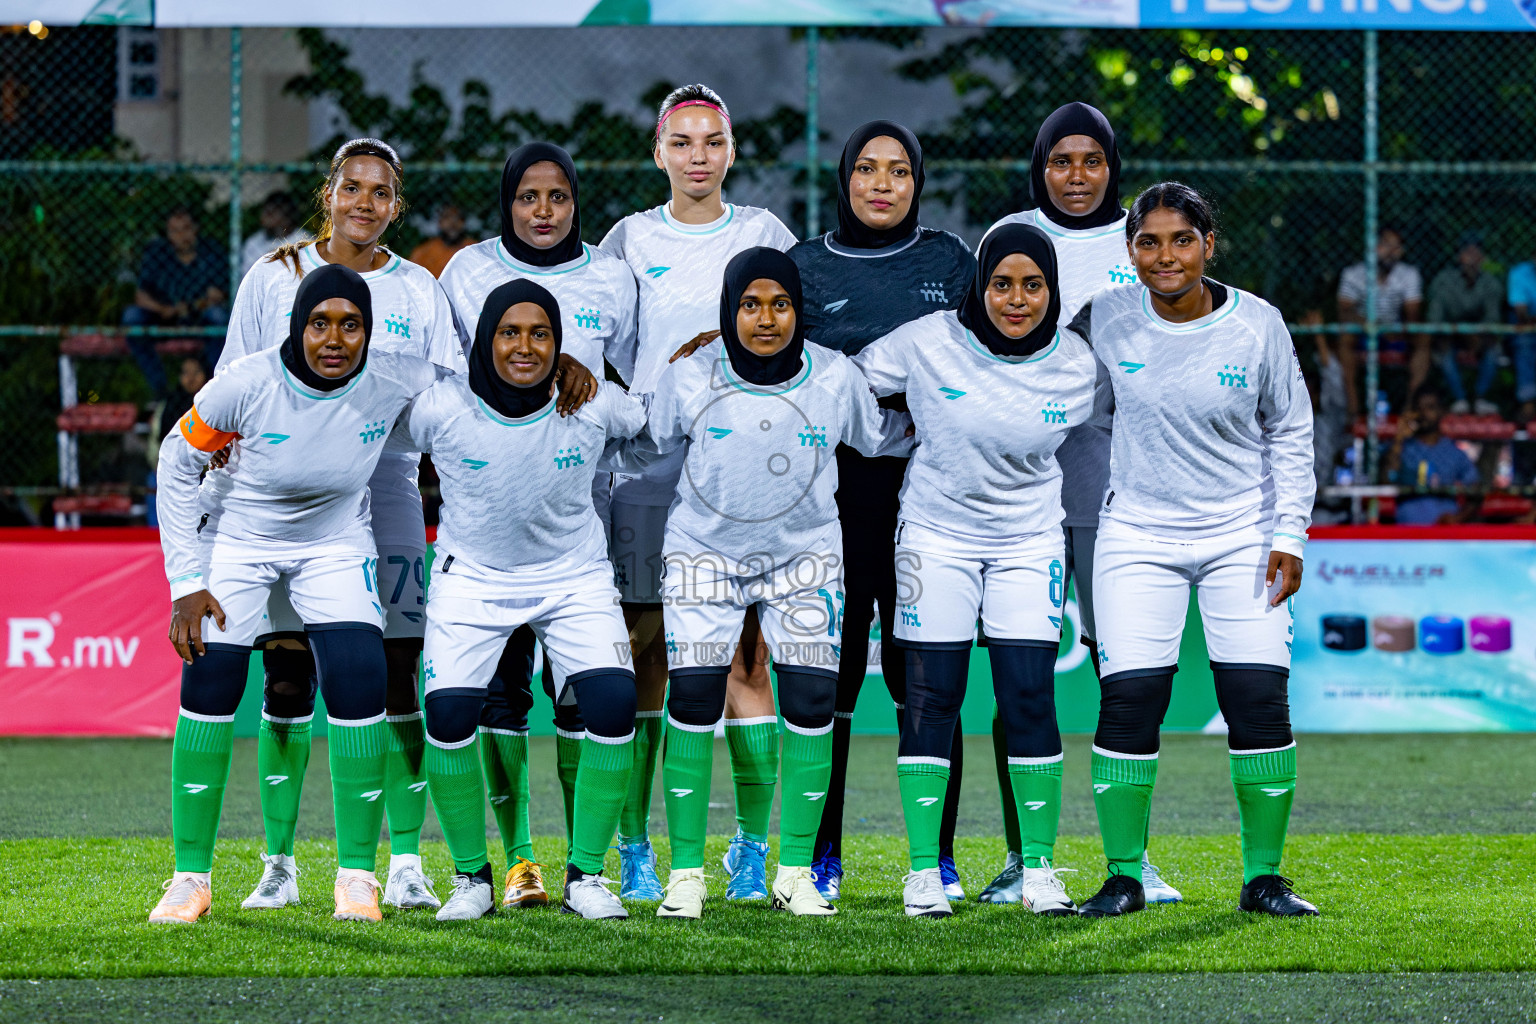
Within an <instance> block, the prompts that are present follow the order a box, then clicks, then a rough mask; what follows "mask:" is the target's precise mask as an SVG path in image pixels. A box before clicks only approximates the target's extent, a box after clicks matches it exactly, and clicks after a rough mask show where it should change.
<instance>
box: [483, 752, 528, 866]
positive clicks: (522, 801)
mask: <svg viewBox="0 0 1536 1024" xmlns="http://www.w3.org/2000/svg"><path fill="white" fill-rule="evenodd" d="M480 763H481V764H482V765H483V766H484V767H485V788H486V790H487V791H488V792H489V793H490V797H491V813H492V814H493V815H495V817H496V828H497V830H498V831H499V832H500V833H501V845H502V848H503V849H504V850H505V851H506V855H507V870H508V871H511V870H512V865H513V864H516V863H517V859H518V858H519V857H523V858H526V859H527V860H533V833H532V831H531V830H530V829H529V826H528V733H527V732H526V731H523V732H514V731H512V730H511V729H487V728H484V727H482V728H481V729H480Z"/></svg>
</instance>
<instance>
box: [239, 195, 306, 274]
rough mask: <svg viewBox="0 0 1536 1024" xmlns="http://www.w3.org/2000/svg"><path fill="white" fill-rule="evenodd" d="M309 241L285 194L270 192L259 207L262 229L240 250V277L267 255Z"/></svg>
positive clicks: (297, 210)
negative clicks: (280, 248) (281, 248)
mask: <svg viewBox="0 0 1536 1024" xmlns="http://www.w3.org/2000/svg"><path fill="white" fill-rule="evenodd" d="M308 240H309V233H308V232H307V231H305V230H304V229H303V227H301V226H300V224H299V208H298V207H297V206H295V205H294V202H293V197H292V196H290V195H289V194H288V193H286V192H273V193H272V194H271V195H269V196H267V198H266V201H265V202H263V203H262V204H261V230H260V231H258V232H256V233H255V234H254V235H252V236H251V237H250V238H247V239H246V240H245V244H244V245H243V246H241V247H240V277H241V278H242V279H243V278H244V277H245V275H246V273H247V272H248V271H249V270H250V269H251V268H252V267H254V266H255V265H256V261H257V260H259V259H261V258H262V257H263V256H265V255H266V254H267V253H269V252H271V251H272V250H274V249H276V248H278V247H279V246H284V245H297V244H298V243H299V242H305V241H308Z"/></svg>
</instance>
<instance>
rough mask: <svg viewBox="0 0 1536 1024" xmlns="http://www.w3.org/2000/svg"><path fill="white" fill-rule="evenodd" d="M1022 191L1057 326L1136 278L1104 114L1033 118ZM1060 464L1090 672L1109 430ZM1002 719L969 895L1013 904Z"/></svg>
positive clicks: (1157, 888) (1020, 860)
mask: <svg viewBox="0 0 1536 1024" xmlns="http://www.w3.org/2000/svg"><path fill="white" fill-rule="evenodd" d="M1029 194H1030V198H1031V199H1033V200H1034V202H1035V209H1033V210H1025V211H1024V212H1022V213H1013V214H1009V215H1008V216H1006V217H1004V218H1003V219H1002V220H1000V221H998V222H997V223H996V224H994V225H992V227H991V228H989V229H988V232H987V233H988V234H991V233H992V232H993V231H996V230H997V229H998V228H1000V227H1002V226H1003V225H1004V224H1033V225H1034V226H1035V227H1037V228H1039V229H1040V230H1041V231H1044V232H1045V233H1046V234H1047V235H1049V236H1050V238H1051V243H1052V244H1053V245H1054V247H1055V249H1056V260H1057V265H1058V267H1059V269H1060V274H1061V324H1062V326H1066V325H1067V324H1069V323H1071V322H1072V318H1073V317H1074V316H1076V315H1077V311H1078V310H1079V309H1080V308H1082V305H1083V303H1085V302H1087V301H1088V300H1089V299H1090V298H1092V297H1093V295H1094V293H1095V292H1098V291H1101V290H1103V289H1105V288H1109V287H1112V286H1114V285H1117V284H1130V283H1132V282H1133V281H1134V280H1135V279H1136V271H1135V268H1134V267H1133V266H1132V265H1131V262H1130V258H1129V257H1127V256H1126V254H1125V216H1126V214H1125V210H1124V209H1123V208H1122V207H1121V205H1120V148H1119V146H1117V145H1116V143H1115V132H1114V129H1113V128H1112V127H1110V124H1109V120H1108V119H1107V118H1105V116H1104V115H1103V114H1102V113H1100V112H1099V111H1098V110H1097V109H1096V108H1094V107H1091V106H1089V105H1088V104H1086V103H1068V104H1067V105H1066V106H1064V107H1058V108H1057V109H1056V110H1055V111H1053V112H1052V113H1051V116H1050V117H1047V118H1046V119H1045V121H1044V122H1043V123H1042V124H1041V125H1040V131H1039V133H1038V134H1037V135H1036V136H1035V148H1034V152H1033V154H1032V155H1031V157H1030V164H1029ZM1056 461H1057V462H1059V463H1060V464H1061V504H1062V507H1063V509H1065V511H1066V516H1067V517H1066V519H1065V520H1064V521H1063V522H1062V527H1063V529H1064V530H1065V532H1066V539H1067V559H1066V561H1067V575H1068V576H1069V577H1070V578H1071V580H1072V585H1073V589H1074V592H1075V596H1076V599H1077V614H1078V626H1079V627H1080V629H1081V632H1082V639H1083V643H1085V644H1087V645H1088V649H1089V651H1090V652H1092V653H1091V657H1092V658H1093V659H1094V669H1095V671H1097V669H1098V650H1097V648H1095V646H1094V636H1095V631H1094V617H1093V545H1094V538H1095V536H1096V535H1097V532H1098V523H1099V503H1100V502H1102V501H1103V500H1104V488H1105V487H1106V485H1107V484H1108V483H1109V435H1108V434H1107V433H1106V432H1104V431H1103V430H1099V429H1097V428H1095V427H1091V426H1088V425H1086V424H1084V425H1079V426H1076V427H1073V428H1072V429H1071V430H1069V431H1068V432H1067V439H1066V440H1065V441H1063V442H1062V444H1061V447H1060V448H1058V449H1056ZM1002 724H1003V723H1002V719H1001V717H994V719H993V722H992V754H993V757H994V759H995V760H996V764H997V784H998V789H999V790H1000V791H1001V793H1002V798H1003V831H1004V834H1005V835H1006V837H1007V841H1008V860H1007V863H1006V864H1005V865H1004V866H1003V870H1002V872H1001V873H1000V874H999V875H998V876H997V878H995V879H993V881H992V884H990V885H988V886H987V887H986V888H985V889H983V890H982V892H981V895H980V896H978V897H977V899H979V900H980V901H981V902H983V903H1017V902H1018V901H1019V900H1020V899H1021V898H1022V895H1023V889H1022V884H1023V883H1022V879H1023V877H1024V876H1023V866H1024V854H1023V841H1022V839H1021V837H1020V833H1019V816H1018V814H1017V813H1016V812H1015V810H1014V804H1013V800H1012V799H1011V797H1010V795H1009V786H1008V756H1007V754H1008V752H1007V749H1006V746H1005V737H1004V734H1003V727H1002ZM1141 883H1142V886H1143V887H1144V888H1145V890H1146V896H1147V902H1149V903H1177V902H1179V900H1180V899H1181V898H1182V897H1181V896H1180V895H1179V891H1178V890H1177V889H1175V888H1174V887H1173V886H1171V885H1169V884H1168V883H1167V882H1165V881H1163V879H1162V877H1161V876H1160V875H1159V874H1158V872H1157V868H1156V867H1154V866H1153V864H1152V861H1151V860H1150V859H1148V858H1147V857H1146V856H1145V855H1143V857H1142V862H1141Z"/></svg>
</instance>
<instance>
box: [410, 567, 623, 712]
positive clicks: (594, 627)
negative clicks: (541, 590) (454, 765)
mask: <svg viewBox="0 0 1536 1024" xmlns="http://www.w3.org/2000/svg"><path fill="white" fill-rule="evenodd" d="M442 566H443V559H442V558H441V557H439V558H438V559H437V560H436V562H435V563H434V565H433V571H432V592H431V594H430V596H429V597H428V599H427V633H426V646H425V649H424V650H423V651H422V678H423V682H424V683H425V688H426V692H427V694H429V695H430V694H431V693H433V692H434V691H437V690H484V689H485V688H486V687H487V686H488V685H489V684H490V681H491V676H492V674H493V673H494V672H495V671H496V662H497V660H498V659H500V658H501V652H502V649H503V648H504V647H505V646H506V643H507V638H508V637H509V636H511V635H512V631H513V630H515V629H517V627H519V626H522V625H525V624H526V625H528V626H531V627H532V628H533V632H534V635H535V636H537V637H538V639H539V642H540V643H541V644H543V646H544V651H545V653H546V654H548V655H549V662H550V667H551V668H552V669H553V670H554V673H555V679H556V680H557V681H558V686H557V688H556V700H557V701H558V700H560V699H561V697H562V696H563V695H564V691H565V686H566V683H567V682H569V681H570V679H571V677H573V676H578V675H579V674H581V673H584V672H591V671H600V670H606V669H614V668H623V669H629V668H630V667H631V661H630V651H629V631H628V630H627V629H625V628H624V615H623V613H622V612H620V611H619V604H618V595H617V594H616V593H615V592H614V589H613V581H612V580H611V579H609V577H608V574H607V572H606V571H604V570H603V569H598V571H596V572H590V573H587V574H586V575H583V576H577V577H575V578H573V579H571V580H570V582H569V584H568V585H567V586H565V587H559V588H555V589H556V590H558V591H560V592H559V593H553V594H548V595H544V596H536V597H507V596H505V591H504V589H502V588H500V587H499V586H498V581H497V580H496V578H495V576H494V575H485V576H481V575H471V574H469V573H468V572H466V569H467V567H464V568H461V566H463V563H462V562H460V561H455V562H454V564H453V565H452V566H451V567H450V568H449V569H448V570H447V571H444V570H443V568H442Z"/></svg>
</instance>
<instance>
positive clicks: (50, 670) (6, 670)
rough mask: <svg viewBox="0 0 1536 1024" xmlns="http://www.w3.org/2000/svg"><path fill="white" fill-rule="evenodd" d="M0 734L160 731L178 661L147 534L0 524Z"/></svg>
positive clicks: (170, 707) (167, 718)
mask: <svg viewBox="0 0 1536 1024" xmlns="http://www.w3.org/2000/svg"><path fill="white" fill-rule="evenodd" d="M0 559H3V564H4V565H5V566H7V567H8V570H9V571H8V573H7V575H8V576H9V578H10V580H11V581H12V585H11V586H9V587H6V588H4V589H3V590H0V619H3V620H4V622H3V625H4V630H5V633H4V637H5V653H4V662H3V664H0V733H3V734H10V735H30V736H44V735H117V736H168V735H170V732H171V730H172V729H173V728H174V727H175V724H176V706H177V697H178V693H179V690H180V685H181V661H180V659H178V658H177V657H176V653H175V651H173V650H172V649H171V645H170V644H169V643H167V642H166V639H165V632H166V628H167V625H168V623H169V622H170V591H169V589H168V588H167V587H166V583H165V571H164V566H163V562H162V560H161V555H160V544H159V537H158V534H157V533H156V531H154V530H150V529H143V530H124V529H113V530H80V531H76V532H73V533H60V532H56V531H52V530H24V529H18V530H0Z"/></svg>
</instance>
